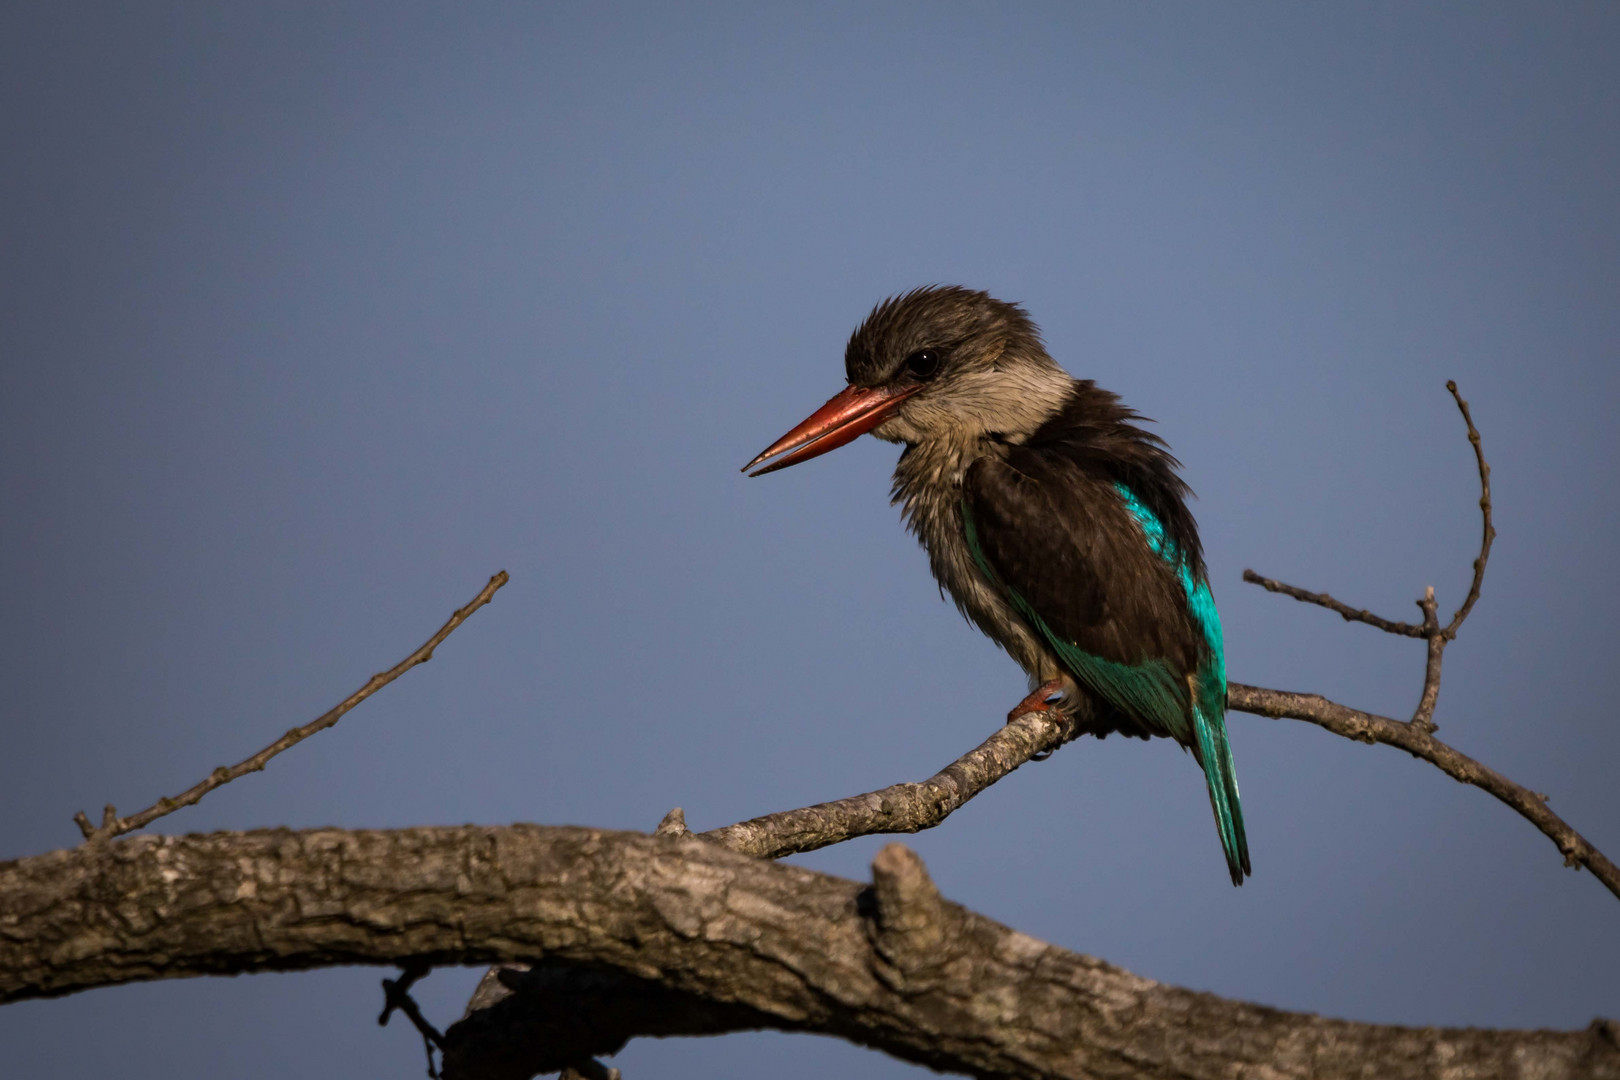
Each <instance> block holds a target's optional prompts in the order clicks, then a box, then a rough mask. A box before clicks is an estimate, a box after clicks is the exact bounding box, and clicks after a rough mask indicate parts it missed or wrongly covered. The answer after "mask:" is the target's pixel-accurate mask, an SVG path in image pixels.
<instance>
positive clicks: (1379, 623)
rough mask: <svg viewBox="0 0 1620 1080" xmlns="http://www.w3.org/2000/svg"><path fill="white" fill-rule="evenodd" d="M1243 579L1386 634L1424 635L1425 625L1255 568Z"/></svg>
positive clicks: (1245, 573) (1245, 572) (1248, 571)
mask: <svg viewBox="0 0 1620 1080" xmlns="http://www.w3.org/2000/svg"><path fill="white" fill-rule="evenodd" d="M1243 580H1244V581H1247V582H1248V583H1249V584H1250V585H1259V586H1261V587H1262V588H1264V589H1265V590H1266V591H1267V592H1274V593H1281V594H1282V595H1284V596H1292V597H1293V598H1294V599H1295V600H1299V601H1303V602H1304V603H1307V604H1315V605H1317V606H1318V607H1325V608H1327V609H1328V610H1329V611H1334V612H1337V613H1338V614H1340V615H1342V616H1343V617H1344V621H1345V622H1358V623H1366V624H1367V625H1368V626H1376V627H1377V628H1378V629H1380V630H1382V631H1384V632H1385V633H1386V634H1400V635H1401V636H1403V637H1415V638H1420V637H1422V636H1423V627H1421V626H1414V625H1413V624H1412V623H1407V622H1397V621H1396V620H1394V619H1386V618H1384V617H1383V616H1382V615H1374V614H1373V613H1372V612H1370V611H1368V610H1367V609H1365V608H1353V607H1351V606H1350V605H1349V604H1346V603H1344V602H1342V601H1339V600H1335V599H1333V597H1331V596H1329V595H1328V594H1327V593H1325V592H1323V593H1316V592H1310V591H1308V590H1306V589H1301V588H1300V587H1299V586H1297V585H1285V584H1283V583H1282V582H1280V581H1277V580H1276V579H1274V578H1268V577H1261V576H1260V575H1259V574H1257V573H1255V572H1254V571H1253V570H1245V571H1243Z"/></svg>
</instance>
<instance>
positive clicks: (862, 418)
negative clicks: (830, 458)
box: [742, 384, 922, 476]
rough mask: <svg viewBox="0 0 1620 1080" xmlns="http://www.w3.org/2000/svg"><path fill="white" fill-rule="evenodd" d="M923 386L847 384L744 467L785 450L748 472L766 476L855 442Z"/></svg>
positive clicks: (747, 468)
mask: <svg viewBox="0 0 1620 1080" xmlns="http://www.w3.org/2000/svg"><path fill="white" fill-rule="evenodd" d="M921 389H922V386H921V385H920V384H916V385H912V386H905V387H900V388H898V389H896V388H894V387H887V386H878V387H869V386H850V387H846V388H845V389H844V392H843V393H841V394H838V395H837V396H836V397H834V398H833V399H832V400H831V401H829V402H827V404H825V405H823V406H822V407H821V408H819V409H817V410H816V411H815V412H813V413H811V414H810V416H809V417H808V418H807V419H806V420H805V421H804V423H802V424H800V425H799V426H798V427H796V428H794V429H793V430H792V431H790V432H788V433H787V434H786V435H784V436H782V437H781V438H780V439H777V440H776V441H775V442H773V443H771V445H769V446H767V447H766V448H765V449H764V450H763V451H762V452H761V453H760V455H759V456H758V457H756V458H755V459H754V460H753V461H750V462H749V463H748V464H746V465H744V466H743V467H742V471H743V472H748V470H749V469H752V468H753V467H754V466H755V465H758V464H759V463H760V462H762V461H764V460H765V459H766V458H772V457H776V455H777V454H781V455H782V456H781V457H779V458H777V459H776V460H775V461H773V462H771V463H770V464H769V465H767V466H765V467H764V468H763V469H760V470H759V471H757V472H752V473H748V475H750V476H764V475H765V474H766V473H768V472H775V471H776V470H777V469H785V468H787V467H788V466H789V465H797V464H798V463H799V462H801V461H809V460H810V459H811V458H813V457H820V456H821V455H822V454H825V453H826V452H827V451H829V450H836V449H838V448H839V447H840V446H843V445H844V444H845V443H849V442H854V441H855V440H856V439H858V438H860V437H861V436H862V435H865V434H866V433H867V432H868V431H871V430H872V429H873V428H875V427H877V426H878V425H879V424H881V423H883V421H885V420H887V419H888V418H889V417H891V416H893V415H894V413H895V410H896V409H898V408H900V405H901V403H902V402H904V401H905V400H906V398H908V397H910V396H911V395H912V394H915V393H916V392H917V391H918V390H921Z"/></svg>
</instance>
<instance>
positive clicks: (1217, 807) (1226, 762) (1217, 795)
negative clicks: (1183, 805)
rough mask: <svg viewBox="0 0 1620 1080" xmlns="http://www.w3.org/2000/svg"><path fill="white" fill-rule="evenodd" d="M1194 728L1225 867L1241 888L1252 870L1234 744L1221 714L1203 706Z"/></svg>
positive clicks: (1199, 708) (1195, 717) (1199, 710)
mask: <svg viewBox="0 0 1620 1080" xmlns="http://www.w3.org/2000/svg"><path fill="white" fill-rule="evenodd" d="M1193 727H1194V728H1196V729H1197V734H1198V756H1199V758H1200V761H1199V764H1201V765H1202V766H1203V767H1204V779H1205V781H1207V782H1208V784H1209V805H1210V808H1211V809H1212V810H1214V811H1215V828H1216V829H1217V830H1218V831H1219V832H1220V834H1221V849H1222V850H1223V851H1225V852H1226V868H1227V870H1229V871H1231V874H1232V884H1234V885H1242V884H1243V878H1244V876H1245V875H1247V874H1250V873H1252V872H1253V871H1251V870H1250V869H1249V838H1248V836H1247V834H1245V833H1244V831H1243V804H1242V803H1241V802H1240V801H1239V800H1238V786H1237V768H1236V766H1235V765H1234V764H1233V762H1232V744H1231V743H1230V742H1228V741H1227V738H1226V724H1225V722H1224V721H1223V719H1222V717H1221V715H1220V713H1219V712H1215V714H1214V716H1213V717H1210V716H1208V715H1206V712H1205V709H1204V708H1202V707H1198V708H1194V709H1193Z"/></svg>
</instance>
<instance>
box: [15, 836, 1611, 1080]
mask: <svg viewBox="0 0 1620 1080" xmlns="http://www.w3.org/2000/svg"><path fill="white" fill-rule="evenodd" d="M409 961H416V962H429V963H435V964H470V963H491V962H519V963H523V962H527V963H528V964H529V965H530V969H529V970H528V971H507V972H505V973H504V974H503V975H501V976H497V977H496V978H499V979H500V981H502V982H504V983H506V987H505V993H504V999H503V1000H501V1001H499V1002H497V1003H496V1004H495V1005H493V1006H490V1007H487V1008H483V1009H481V1010H480V1011H479V1016H478V1017H476V1018H473V1019H470V1020H469V1021H467V1022H464V1023H463V1024H460V1025H457V1026H455V1027H453V1028H451V1030H450V1031H449V1032H447V1033H446V1044H447V1046H446V1056H445V1069H446V1075H447V1076H449V1077H463V1078H464V1077H472V1076H477V1077H518V1076H528V1075H532V1074H533V1073H536V1072H541V1071H548V1070H551V1071H554V1070H556V1069H559V1068H561V1067H563V1066H564V1065H567V1064H570V1063H571V1062H573V1061H576V1060H580V1059H581V1058H585V1057H589V1056H593V1055H598V1054H604V1053H610V1052H612V1051H613V1050H615V1049H617V1048H618V1046H620V1045H622V1043H623V1041H624V1040H625V1039H626V1038H629V1037H631V1036H633V1035H673V1034H718V1033H721V1032H727V1031H736V1030H742V1029H748V1028H777V1029H782V1030H790V1031H816V1032H823V1033H826V1034H830V1035H836V1036H839V1037H842V1038H845V1039H848V1040H850V1041H852V1042H856V1043H860V1044H862V1045H865V1046H871V1047H874V1048H877V1049H880V1050H885V1051H887V1052H889V1053H891V1054H893V1055H895V1056H897V1057H900V1058H904V1059H906V1060H908V1061H914V1062H918V1063H920V1064H924V1065H929V1066H932V1067H934V1068H937V1069H944V1070H950V1071H955V1072H965V1073H970V1074H974V1075H979V1076H994V1077H1165V1076H1177V1077H1206V1076H1207V1077H1232V1076H1256V1077H1259V1076H1265V1077H1289V1076H1298V1077H1306V1076H1310V1077H1380V1078H1386V1080H1400V1078H1403V1077H1418V1076H1425V1077H1436V1076H1445V1077H1454V1078H1459V1080H1460V1078H1466V1077H1485V1076H1523V1077H1537V1078H1548V1080H1552V1078H1562V1077H1588V1078H1594V1080H1597V1078H1601V1080H1620V1026H1617V1025H1615V1024H1613V1023H1612V1022H1606V1021H1605V1022H1599V1023H1594V1025H1593V1026H1592V1027H1591V1028H1589V1029H1587V1030H1585V1031H1580V1032H1551V1031H1476V1030H1465V1029H1437V1028H1402V1027H1388V1026H1380V1025H1370V1024H1355V1023H1348V1022H1344V1021H1335V1020H1324V1019H1322V1018H1320V1017H1315V1016H1310V1015H1306V1014H1300V1013H1288V1012H1282V1011H1280V1010H1276V1009H1269V1008H1264V1007H1261V1006H1257V1005H1250V1004H1245V1003H1241V1002H1233V1001H1227V1000H1223V999H1221V998H1217V997H1214V996H1213V995H1209V994H1200V993H1194V992H1192V991H1188V990H1182V989H1177V988H1174V987H1168V986H1162V985H1160V984H1158V983H1155V982H1152V981H1151V980H1148V979H1144V978H1141V977H1139V976H1135V975H1132V974H1130V973H1128V972H1125V971H1122V970H1120V969H1118V968H1115V967H1113V966H1111V965H1109V964H1106V963H1104V962H1102V961H1100V960H1095V959H1092V958H1090V957H1086V956H1080V955H1077V954H1074V953H1069V952H1065V951H1064V950H1062V949H1058V948H1054V947H1052V946H1050V945H1045V944H1042V943H1041V942H1038V941H1035V940H1034V939H1032V938H1029V937H1027V936H1025V935H1023V934H1020V933H1017V932H1015V931H1013V930H1009V929H1008V928H1006V927H1004V926H1001V925H999V924H997V923H994V922H992V921H990V920H989V919H986V918H983V917H982V916H979V915H975V914H973V913H972V912H969V911H966V910H964V909H962V908H960V907H958V906H956V905H954V904H951V903H949V902H948V901H945V900H943V899H941V898H940V897H939V895H938V893H937V891H936V890H935V889H934V886H933V884H932V883H931V882H930V881H929V879H928V877H927V874H926V872H925V871H924V869H923V867H922V864H921V863H920V861H918V860H917V858H916V857H915V856H914V855H913V854H912V853H911V852H909V851H908V850H906V849H904V848H902V847H899V846H898V845H892V846H891V847H889V848H888V849H886V850H885V851H884V852H883V853H882V854H881V855H880V856H879V858H878V860H877V861H876V863H875V864H874V882H873V883H872V884H871V885H861V884H858V883H855V882H850V881H844V880H841V879H838V878H834V877H829V876H827V875H824V874H817V873H813V872H811V871H808V870H805V869H803V868H800V867H795V866H787V865H782V864H779V863H771V862H765V861H761V860H758V859H752V858H748V857H746V856H743V855H739V854H737V853H735V852H732V851H728V850H726V849H724V848H722V847H720V846H718V845H716V844H712V843H707V842H705V841H702V840H699V839H697V838H694V837H689V836H688V837H680V836H665V837H650V836H643V835H640V834H634V833H612V832H603V831H598V830H591V829H578V828H544V827H540V826H527V825H517V826H510V827H507V828H480V827H470V826H469V827H462V828H423V829H405V830H398V831H389V832H374V831H341V830H332V829H324V830H311V831H305V832H294V831H289V830H267V831H260V832H249V833H215V834H211V835H205V836H186V837H169V836H137V837H132V838H125V839H118V840H98V841H94V842H92V843H90V844H87V845H85V846H83V847H81V848H79V849H77V850H74V851H58V852H52V853H50V854H47V855H40V856H35V857H32V858H27V859H21V860H18V861H16V862H11V863H6V864H0V1002H6V1001H16V1000H21V999H24V998H32V997H43V996H50V995H57V994H67V993H72V992H75V991H78V990H85V989H89V988H91V987H97V986H109V985H114V984H117V983H124V982H132V981H137V980H143V979H158V978H173V977H182V976H189V975H206V974H225V973H231V972H243V971H262V970H270V969H280V970H292V969H301V968H311V967H320V966H326V965H331V964H352V963H370V964H401V963H405V962H409ZM494 996H496V997H500V996H502V995H494ZM508 1010H523V1011H525V1012H527V1013H529V1014H530V1020H529V1022H528V1023H527V1024H511V1023H507V1024H504V1025H502V1027H503V1028H504V1030H507V1031H513V1030H519V1029H522V1030H526V1031H527V1032H528V1035H527V1036H526V1037H525V1038H524V1039H523V1040H522V1041H521V1042H510V1041H508V1042H505V1043H500V1042H497V1041H494V1040H490V1039H487V1038H481V1037H480V1031H479V1029H480V1027H481V1025H482V1024H485V1023H488V1022H489V1021H490V1020H491V1019H492V1018H493V1017H492V1014H495V1013H500V1012H502V1011H508Z"/></svg>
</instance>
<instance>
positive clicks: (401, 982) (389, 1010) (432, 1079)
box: [377, 960, 444, 1080]
mask: <svg viewBox="0 0 1620 1080" xmlns="http://www.w3.org/2000/svg"><path fill="white" fill-rule="evenodd" d="M432 970H433V968H432V966H431V965H429V964H428V963H427V962H426V961H422V960H411V961H409V962H407V963H406V964H405V967H404V970H402V971H401V972H400V976H399V978H398V979H384V980H383V981H382V986H383V1011H382V1015H381V1016H379V1017H377V1024H378V1026H380V1027H387V1026H388V1018H389V1017H391V1016H392V1015H393V1014H394V1010H395V1009H398V1010H399V1011H400V1012H402V1013H404V1014H405V1016H406V1018H407V1019H409V1020H410V1022H411V1023H413V1024H415V1025H416V1030H417V1031H418V1032H420V1033H421V1035H422V1049H423V1051H424V1052H426V1054H427V1074H428V1077H429V1080H439V1071H438V1070H437V1069H436V1068H434V1066H433V1051H434V1050H435V1049H437V1050H438V1051H440V1052H441V1053H442V1052H443V1051H444V1036H443V1035H441V1034H440V1033H439V1029H438V1028H436V1027H434V1026H433V1025H432V1024H430V1023H428V1021H427V1017H425V1016H423V1015H422V1010H421V1009H420V1008H419V1007H417V1004H416V999H415V998H413V997H411V986H412V985H414V984H415V983H416V981H417V980H418V979H420V978H422V977H423V976H424V975H426V974H427V973H428V972H430V971H432Z"/></svg>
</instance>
